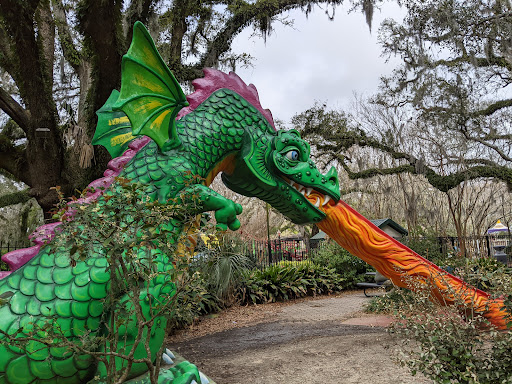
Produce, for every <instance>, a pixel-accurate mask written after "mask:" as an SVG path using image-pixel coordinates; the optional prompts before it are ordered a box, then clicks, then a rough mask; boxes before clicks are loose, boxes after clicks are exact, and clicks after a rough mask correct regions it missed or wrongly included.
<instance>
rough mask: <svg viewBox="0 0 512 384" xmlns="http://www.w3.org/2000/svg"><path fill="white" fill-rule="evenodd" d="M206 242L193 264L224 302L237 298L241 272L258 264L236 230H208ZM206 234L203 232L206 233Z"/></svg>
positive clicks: (233, 300)
mask: <svg viewBox="0 0 512 384" xmlns="http://www.w3.org/2000/svg"><path fill="white" fill-rule="evenodd" d="M205 233H206V234H207V235H206V237H207V238H208V239H206V242H207V243H208V244H202V245H201V246H199V247H198V248H197V253H196V256H195V257H194V260H193V263H192V268H193V269H194V270H195V271H197V272H199V273H201V275H202V276H204V279H205V283H206V287H207V289H208V291H209V292H210V293H211V294H212V295H214V296H216V297H217V298H218V300H219V303H220V304H222V305H223V306H230V305H232V304H234V302H235V301H236V298H235V292H236V291H237V289H238V288H239V286H240V282H241V278H242V273H243V272H244V271H245V270H248V269H252V268H253V267H254V266H255V265H254V262H253V261H252V260H251V258H250V257H249V256H248V255H247V254H246V253H245V246H244V244H243V242H242V240H241V239H240V237H239V236H237V235H236V234H234V233H228V232H224V233H218V232H215V233H212V232H210V233H208V232H205ZM203 237H204V236H203Z"/></svg>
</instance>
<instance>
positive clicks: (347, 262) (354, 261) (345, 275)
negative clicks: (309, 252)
mask: <svg viewBox="0 0 512 384" xmlns="http://www.w3.org/2000/svg"><path fill="white" fill-rule="evenodd" d="M311 261H312V262H314V263H315V264H318V265H321V266H325V267H327V268H330V269H334V270H335V271H336V273H337V274H338V275H339V276H340V277H341V278H342V281H341V288H342V289H349V288H355V287H356V284H357V283H360V282H362V281H365V273H366V272H368V271H373V268H372V267H371V266H369V265H368V264H367V263H365V262H364V261H363V260H361V259H359V258H357V257H355V256H353V255H351V254H350V253H349V252H348V251H347V250H346V249H344V248H342V247H341V246H340V245H339V244H337V243H335V242H334V241H330V240H328V241H326V242H325V243H324V244H321V245H320V247H319V248H318V250H317V252H316V253H315V254H314V255H313V256H312V258H311Z"/></svg>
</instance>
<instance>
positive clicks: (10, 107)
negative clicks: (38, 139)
mask: <svg viewBox="0 0 512 384" xmlns="http://www.w3.org/2000/svg"><path fill="white" fill-rule="evenodd" d="M0 108H1V109H2V110H3V111H4V112H5V113H7V115H9V117H10V118H11V119H13V120H14V121H15V122H16V124H18V125H19V126H20V128H21V129H23V131H25V132H27V130H28V127H29V119H30V112H28V111H26V110H25V109H24V108H23V107H22V106H21V105H19V103H18V102H17V101H16V100H14V99H13V98H12V97H11V95H9V94H8V93H7V92H5V91H4V90H3V89H2V88H0Z"/></svg>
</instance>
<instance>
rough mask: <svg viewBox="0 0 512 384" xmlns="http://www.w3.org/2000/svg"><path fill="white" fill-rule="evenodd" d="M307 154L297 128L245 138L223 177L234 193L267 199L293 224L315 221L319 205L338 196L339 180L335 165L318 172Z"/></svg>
mask: <svg viewBox="0 0 512 384" xmlns="http://www.w3.org/2000/svg"><path fill="white" fill-rule="evenodd" d="M309 155H310V149H309V145H308V144H307V143H306V142H304V141H303V140H302V139H301V138H300V135H299V133H298V132H296V131H278V132H276V133H274V134H269V135H267V136H265V135H263V136H260V138H259V140H254V139H250V140H249V139H247V140H244V144H243V147H242V148H241V151H240V153H239V155H238V156H236V158H235V161H234V167H233V169H232V170H231V171H230V172H224V173H223V174H222V180H223V182H224V184H225V185H226V186H227V187H228V188H230V189H231V190H233V191H235V192H237V193H240V194H242V195H245V196H254V197H257V198H259V199H261V200H263V201H265V202H267V203H269V204H270V205H272V206H273V207H274V208H276V209H277V210H278V211H279V212H281V213H282V214H283V215H285V216H287V217H288V218H289V219H290V220H291V221H292V222H294V223H296V224H308V223H317V222H319V221H321V220H323V219H324V218H325V213H324V212H323V211H322V209H321V208H322V206H326V204H329V202H334V203H336V202H337V201H338V200H339V198H340V194H339V184H338V177H337V172H336V170H335V169H334V168H331V170H330V171H329V172H327V174H321V173H320V171H319V170H318V169H317V167H316V164H315V163H314V162H313V160H311V159H310V157H309Z"/></svg>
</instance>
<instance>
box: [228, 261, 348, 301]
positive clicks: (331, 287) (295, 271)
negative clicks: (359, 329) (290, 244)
mask: <svg viewBox="0 0 512 384" xmlns="http://www.w3.org/2000/svg"><path fill="white" fill-rule="evenodd" d="M342 287H343V278H342V277H340V276H339V275H338V274H337V273H336V271H335V270H334V269H331V268H327V267H325V266H321V265H318V264H315V263H312V262H309V261H300V262H293V261H289V262H281V263H279V264H276V265H272V266H269V267H266V268H265V269H263V270H259V269H253V270H251V271H246V272H244V273H243V274H242V283H241V287H240V289H239V290H238V292H237V298H238V299H239V301H240V303H242V304H260V303H273V302H276V301H286V300H290V299H295V298H298V297H303V296H307V295H316V294H325V293H331V292H334V291H339V290H341V289H342Z"/></svg>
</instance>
